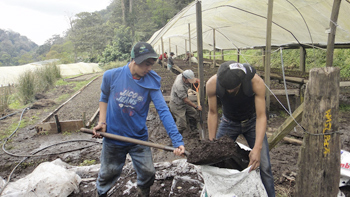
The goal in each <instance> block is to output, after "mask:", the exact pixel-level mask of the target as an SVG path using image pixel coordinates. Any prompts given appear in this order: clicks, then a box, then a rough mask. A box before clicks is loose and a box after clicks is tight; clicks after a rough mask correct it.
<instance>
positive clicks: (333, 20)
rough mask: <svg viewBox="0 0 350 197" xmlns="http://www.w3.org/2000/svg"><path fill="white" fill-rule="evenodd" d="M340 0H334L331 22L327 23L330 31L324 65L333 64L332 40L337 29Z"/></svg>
mask: <svg viewBox="0 0 350 197" xmlns="http://www.w3.org/2000/svg"><path fill="white" fill-rule="evenodd" d="M340 2H341V0H334V3H333V7H332V14H331V22H330V24H329V26H330V29H331V30H330V33H329V34H328V41H327V56H326V66H333V53H334V40H335V32H336V29H337V26H336V24H337V21H338V15H339V8H340Z"/></svg>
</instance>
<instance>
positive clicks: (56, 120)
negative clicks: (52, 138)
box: [55, 114, 62, 133]
mask: <svg viewBox="0 0 350 197" xmlns="http://www.w3.org/2000/svg"><path fill="white" fill-rule="evenodd" d="M55 123H56V129H57V133H61V132H62V130H61V124H60V121H59V120H58V115H57V114H56V115H55Z"/></svg>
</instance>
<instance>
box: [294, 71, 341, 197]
mask: <svg viewBox="0 0 350 197" xmlns="http://www.w3.org/2000/svg"><path fill="white" fill-rule="evenodd" d="M339 75H340V69H339V68H338V67H325V68H314V69H312V70H310V75H309V82H308V83H307V86H306V90H305V99H304V113H303V118H302V125H303V128H304V129H305V131H304V132H305V133H304V140H303V145H302V146H301V148H300V153H299V160H298V174H297V177H296V195H295V196H324V197H328V196H337V194H338V191H339V179H340V143H339V136H340V135H339V133H338V132H337V131H338V127H339V125H338V110H339V81H340V76H339Z"/></svg>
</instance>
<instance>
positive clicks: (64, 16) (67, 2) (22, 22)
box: [0, 0, 112, 45]
mask: <svg viewBox="0 0 350 197" xmlns="http://www.w3.org/2000/svg"><path fill="white" fill-rule="evenodd" d="M111 1H112V0H0V29H5V30H8V29H11V30H13V31H15V32H18V33H20V34H21V35H22V36H26V37H27V38H29V39H30V40H32V41H33V42H35V43H36V44H38V45H42V44H44V42H45V41H46V40H48V39H49V38H51V37H52V35H54V34H60V35H62V33H63V32H64V31H66V30H67V29H68V28H69V22H68V16H74V15H75V14H77V13H79V12H94V11H99V10H102V9H105V8H106V7H107V6H108V5H109V4H110V2H111Z"/></svg>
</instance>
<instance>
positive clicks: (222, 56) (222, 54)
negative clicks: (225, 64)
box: [221, 49, 225, 61]
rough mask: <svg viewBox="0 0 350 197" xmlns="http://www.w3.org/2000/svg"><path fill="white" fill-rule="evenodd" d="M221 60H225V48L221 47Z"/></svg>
mask: <svg viewBox="0 0 350 197" xmlns="http://www.w3.org/2000/svg"><path fill="white" fill-rule="evenodd" d="M221 60H222V61H224V60H225V59H224V49H221Z"/></svg>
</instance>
